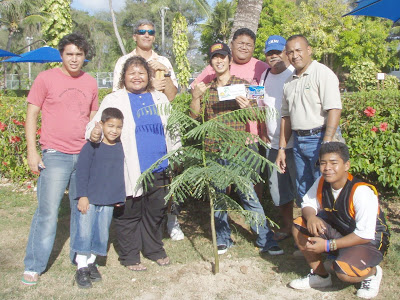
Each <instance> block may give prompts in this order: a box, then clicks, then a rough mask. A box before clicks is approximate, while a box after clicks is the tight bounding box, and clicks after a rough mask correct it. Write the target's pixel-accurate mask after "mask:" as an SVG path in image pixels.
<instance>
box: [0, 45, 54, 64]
mask: <svg viewBox="0 0 400 300" xmlns="http://www.w3.org/2000/svg"><path fill="white" fill-rule="evenodd" d="M1 62H11V63H21V62H33V63H41V64H43V63H49V62H62V60H61V55H60V52H59V51H58V50H57V49H54V48H52V47H48V46H44V47H41V48H38V49H36V50H32V51H29V52H25V53H22V54H21V56H20V57H11V58H9V59H6V60H3V61H1Z"/></svg>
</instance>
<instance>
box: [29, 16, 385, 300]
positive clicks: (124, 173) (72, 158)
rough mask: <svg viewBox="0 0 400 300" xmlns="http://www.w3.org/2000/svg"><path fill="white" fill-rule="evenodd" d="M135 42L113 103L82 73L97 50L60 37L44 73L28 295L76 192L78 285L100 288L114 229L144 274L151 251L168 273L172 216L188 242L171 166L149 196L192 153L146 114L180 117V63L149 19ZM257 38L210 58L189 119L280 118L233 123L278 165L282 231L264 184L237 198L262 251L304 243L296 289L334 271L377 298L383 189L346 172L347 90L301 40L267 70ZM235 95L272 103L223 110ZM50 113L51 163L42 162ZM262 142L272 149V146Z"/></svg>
mask: <svg viewBox="0 0 400 300" xmlns="http://www.w3.org/2000/svg"><path fill="white" fill-rule="evenodd" d="M133 39H134V40H135V42H136V49H135V50H134V51H132V52H131V53H129V54H128V55H125V56H123V57H121V58H120V59H119V60H118V61H117V63H116V66H115V70H114V83H113V93H111V94H109V95H107V96H106V97H105V98H104V100H103V101H102V103H101V106H100V107H99V106H98V99H97V86H96V81H95V80H94V79H93V78H92V77H91V76H89V75H88V74H87V73H85V72H83V71H82V70H81V68H82V66H83V63H84V59H85V55H86V54H87V52H88V49H89V47H88V44H87V42H86V40H85V39H84V38H83V37H82V36H81V35H79V34H70V35H67V36H65V37H63V38H62V39H61V41H60V43H59V50H60V54H61V57H62V66H61V68H55V69H51V70H48V71H44V72H42V73H40V74H39V75H38V77H37V78H36V80H35V82H34V84H33V86H32V89H31V91H30V93H29V95H28V98H27V101H28V108H27V118H26V138H27V146H28V150H27V151H28V153H27V155H28V164H29V167H30V168H31V170H32V171H33V172H39V173H40V176H39V180H38V186H37V196H38V208H37V210H36V212H35V215H34V217H33V220H32V225H31V230H30V234H29V239H28V244H27V248H26V256H25V260H24V263H25V271H24V274H23V277H22V282H23V283H24V284H27V285H34V284H36V283H37V281H38V279H39V276H40V274H41V273H43V272H44V271H45V269H46V266H47V263H48V260H49V256H50V253H51V250H52V247H53V244H54V239H55V233H56V228H57V215H58V208H59V205H60V201H61V199H62V197H63V195H64V192H65V189H66V188H67V187H68V191H69V193H68V194H69V199H70V207H71V224H70V259H71V262H72V263H75V264H77V271H76V274H75V281H76V283H77V285H78V286H79V287H81V288H90V287H92V282H96V281H100V280H101V274H100V272H99V270H98V268H97V265H96V256H97V255H100V256H105V255H106V254H107V243H108V236H109V227H110V223H111V220H112V218H114V222H115V228H116V237H117V240H118V244H119V247H118V255H119V260H120V263H121V264H122V265H123V266H125V267H127V268H128V269H129V270H132V271H145V270H146V266H145V265H144V264H142V263H141V261H140V255H141V253H142V255H143V256H144V257H146V258H148V259H150V260H153V261H155V262H156V263H157V264H158V265H160V266H166V265H168V264H169V263H170V258H169V257H168V256H167V254H166V251H165V249H164V246H163V242H162V235H163V228H162V225H163V219H164V217H165V215H168V222H167V224H168V232H169V234H170V236H171V238H172V239H174V240H181V239H183V238H184V234H183V232H182V231H181V228H180V226H179V223H178V220H177V211H178V209H175V210H173V211H171V210H169V209H168V205H167V204H166V203H165V200H164V197H165V195H166V193H167V186H168V183H169V180H170V178H169V176H168V174H167V173H166V170H167V167H168V161H163V162H162V163H161V164H159V165H158V167H157V168H156V169H154V170H152V173H153V182H152V185H151V187H150V188H149V189H147V190H145V189H144V187H143V186H142V185H141V184H138V179H139V177H140V175H141V174H142V173H143V172H144V171H146V170H147V169H148V168H149V167H150V166H151V165H152V164H153V163H154V162H156V161H158V160H159V159H160V158H161V157H163V156H164V155H165V154H167V153H168V152H169V151H172V150H174V149H177V148H179V147H180V145H181V144H180V140H179V138H178V137H177V135H176V134H173V133H171V132H169V131H168V130H166V124H167V122H168V117H169V116H168V115H165V114H161V115H155V114H146V113H144V112H143V111H144V110H143V109H144V108H146V107H149V106H154V105H155V106H157V105H169V102H170V101H173V99H174V97H175V95H176V93H177V90H178V84H177V81H176V77H175V74H174V71H173V68H172V65H171V63H170V62H169V60H168V59H167V58H165V57H163V56H159V55H158V54H156V53H155V52H154V51H153V50H152V44H153V42H154V39H155V26H154V24H153V23H152V22H151V21H148V20H140V21H139V22H138V23H137V25H136V26H135V29H134V34H133ZM255 40H256V36H255V34H254V32H252V31H251V30H249V29H247V28H241V29H239V30H237V31H236V32H235V33H234V35H233V39H232V42H231V45H230V46H231V47H229V46H228V45H226V44H224V43H222V42H216V43H215V44H213V45H212V46H211V47H210V49H209V57H208V58H209V65H208V66H207V67H206V68H205V69H204V70H203V72H202V73H201V74H200V75H199V76H198V77H197V78H196V80H195V81H194V82H193V83H192V85H191V89H192V101H191V104H190V114H191V116H192V117H193V118H197V117H198V115H199V114H200V112H201V111H204V112H205V120H209V119H212V118H215V117H217V116H219V115H221V114H224V113H227V112H230V111H235V110H239V109H253V108H255V107H268V108H269V109H272V110H274V111H276V113H277V115H278V116H279V117H278V118H273V119H267V120H266V122H247V123H242V122H239V121H232V120H230V121H229V122H228V121H227V120H224V122H226V125H227V126H230V127H232V128H234V129H235V130H238V131H248V132H250V133H252V134H254V135H255V136H257V139H256V140H254V141H251V142H249V143H248V145H247V146H248V147H252V149H254V150H256V151H259V152H260V154H261V155H264V156H265V157H266V158H268V159H269V160H270V161H272V162H276V164H277V166H278V167H279V170H278V169H276V168H274V169H269V168H267V170H266V174H265V176H266V177H265V179H266V182H267V183H268V186H269V190H270V194H271V197H272V200H273V202H274V204H275V205H276V206H277V207H279V211H280V214H281V217H282V226H281V229H280V230H276V231H275V232H273V231H272V230H271V229H270V228H269V227H268V224H267V222H266V218H265V213H264V209H263V207H262V205H261V203H260V201H259V199H261V196H262V191H263V186H262V184H257V185H255V186H254V187H253V188H252V189H251V190H250V192H249V191H247V192H246V193H244V192H243V191H240V190H238V189H237V188H236V189H235V191H236V192H237V194H238V196H239V200H240V202H241V204H242V205H243V207H244V209H246V210H249V211H253V212H255V213H257V215H258V216H259V218H260V220H259V222H256V223H254V224H253V223H252V225H251V229H252V231H253V232H254V233H256V234H257V239H256V245H257V246H258V247H259V249H260V253H268V254H270V255H282V254H283V253H284V252H283V250H282V248H281V247H280V246H279V244H278V242H279V241H280V240H282V239H285V238H287V237H289V236H291V235H293V237H294V240H295V242H296V245H297V247H298V248H299V250H300V251H301V252H302V253H303V255H304V257H305V258H306V260H307V262H308V263H309V265H310V267H311V268H312V271H311V272H310V274H308V275H307V277H305V278H301V279H296V280H293V281H292V282H291V283H290V284H289V285H290V286H291V287H292V288H294V289H307V288H322V287H328V286H331V285H332V281H331V275H330V272H335V273H336V274H337V276H338V278H339V279H341V280H343V281H346V282H350V283H356V282H361V288H360V289H359V290H358V291H357V295H358V296H359V297H362V298H372V297H375V296H376V295H377V294H378V291H379V285H380V281H381V278H382V269H381V268H380V267H379V263H380V261H381V260H382V259H383V255H384V254H385V252H386V250H387V248H388V245H389V236H390V234H389V232H388V228H387V226H386V223H385V219H384V215H383V212H382V211H381V210H380V208H379V204H378V198H377V192H376V189H375V188H374V187H373V186H371V185H369V184H367V183H364V182H362V181H361V180H359V179H357V178H354V177H353V176H352V175H351V174H350V173H349V172H348V171H349V167H350V161H349V154H348V149H347V146H346V145H345V144H344V143H343V141H342V140H341V136H340V130H339V120H340V112H341V109H342V106H341V100H340V92H339V81H338V79H337V77H336V75H335V74H334V73H333V72H332V71H331V70H330V69H329V68H327V67H326V66H324V65H322V64H320V63H318V62H317V61H314V60H312V58H311V55H312V49H311V47H310V45H309V44H308V41H307V39H306V38H305V37H304V36H302V35H294V36H292V37H290V38H288V40H285V39H284V38H283V37H282V36H278V35H273V36H270V37H269V38H268V40H267V41H266V42H265V50H264V52H265V61H266V62H263V61H260V60H258V59H256V58H254V57H253V53H254V47H255ZM235 84H247V85H249V84H250V85H259V86H263V87H264V89H265V93H264V97H263V100H259V101H257V100H255V99H249V98H247V97H246V96H244V95H241V96H237V97H236V98H235V99H232V100H227V101H220V99H219V96H218V88H219V87H224V86H231V85H235ZM207 90H209V92H208V99H207V101H204V100H205V99H203V98H204V95H205V92H206V91H207ZM203 109H204V110H203ZM40 111H41V113H42V130H41V137H40V144H41V146H42V155H39V154H38V153H37V150H36V130H37V121H38V116H39V112H40ZM258 140H262V141H263V142H265V143H267V144H269V146H270V147H269V148H268V149H265V148H264V147H261V146H260V145H259V143H258V142H257V141H258ZM205 142H206V147H207V149H208V150H209V151H216V152H218V151H219V149H218V142H217V141H215V140H212V139H206V141H205ZM218 163H220V164H229V161H227V160H226V159H225V160H224V159H220V160H218ZM261 175H264V174H261ZM251 186H253V185H251ZM218 192H221V193H223V192H225V191H218ZM294 201H296V204H297V205H298V206H299V207H300V206H301V208H302V216H301V217H299V218H297V219H296V220H294V221H293V203H294ZM215 224H216V233H217V244H218V253H219V254H224V253H226V252H227V251H228V250H229V248H230V247H232V246H233V245H234V242H233V240H232V238H231V230H230V226H229V223H228V215H227V212H225V211H223V210H220V209H217V210H216V214H215ZM324 252H326V253H329V254H332V255H333V256H334V257H335V259H334V261H333V264H332V266H331V267H330V268H328V269H326V268H325V266H324V264H323V260H322V255H321V254H322V253H324Z"/></svg>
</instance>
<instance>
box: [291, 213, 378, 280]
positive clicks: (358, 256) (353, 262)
mask: <svg viewBox="0 0 400 300" xmlns="http://www.w3.org/2000/svg"><path fill="white" fill-rule="evenodd" d="M321 220H322V221H323V222H324V223H325V227H326V230H325V232H324V234H323V235H321V236H320V237H321V238H323V239H325V240H330V239H339V238H341V237H343V236H342V234H340V232H338V231H337V230H336V229H335V228H333V227H332V226H331V225H329V224H328V223H326V222H325V221H324V220H323V219H321ZM293 223H294V226H295V227H296V228H297V229H298V230H299V231H300V232H301V233H302V234H304V235H305V236H307V237H309V236H312V235H311V234H310V232H309V231H308V229H307V226H306V220H305V219H304V218H303V217H298V218H297V219H295V220H294V221H293ZM330 253H332V254H333V255H335V256H336V260H335V261H334V263H333V269H334V270H335V272H336V273H342V274H346V275H348V276H351V277H364V276H366V275H367V274H368V273H369V272H370V271H371V268H373V267H375V266H377V265H379V263H380V262H381V261H382V259H383V254H382V253H381V252H380V251H379V250H378V248H377V247H376V246H375V245H374V244H372V243H367V244H362V245H356V246H351V247H347V248H341V249H338V250H336V251H333V252H330Z"/></svg>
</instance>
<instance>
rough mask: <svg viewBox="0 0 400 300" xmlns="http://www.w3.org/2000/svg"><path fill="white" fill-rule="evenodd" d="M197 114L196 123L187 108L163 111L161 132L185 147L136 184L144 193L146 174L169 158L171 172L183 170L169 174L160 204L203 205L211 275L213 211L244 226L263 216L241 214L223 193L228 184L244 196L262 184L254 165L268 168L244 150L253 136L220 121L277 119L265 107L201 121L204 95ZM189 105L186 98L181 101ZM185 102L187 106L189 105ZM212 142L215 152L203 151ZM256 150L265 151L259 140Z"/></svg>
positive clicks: (156, 110)
mask: <svg viewBox="0 0 400 300" xmlns="http://www.w3.org/2000/svg"><path fill="white" fill-rule="evenodd" d="M203 99H204V101H203V106H202V112H201V113H200V117H199V119H192V118H191V117H190V116H189V114H188V113H187V112H188V109H187V105H183V106H181V107H177V106H178V105H175V108H176V109H173V110H169V109H167V111H169V112H170V113H171V114H170V117H169V121H168V126H167V129H168V130H169V131H170V132H172V133H173V134H178V133H179V135H180V137H181V139H182V140H184V141H185V143H184V144H183V145H182V146H181V147H180V148H179V149H177V150H175V151H172V152H170V153H168V154H167V155H165V156H164V157H162V158H161V159H160V160H158V161H157V162H156V163H154V164H153V165H152V166H151V167H150V168H149V169H148V170H146V171H145V172H144V173H143V174H142V175H141V177H140V178H139V182H141V183H143V184H144V187H145V189H146V188H147V186H148V185H149V184H150V183H151V182H152V179H153V174H152V171H153V170H154V169H155V168H156V167H157V166H158V165H159V164H160V163H161V162H162V161H164V160H165V159H168V160H169V164H170V167H171V168H176V167H177V166H181V167H183V171H182V172H181V173H180V174H179V175H177V176H175V177H174V178H173V180H172V182H171V184H170V185H169V193H168V195H167V196H166V198H165V200H166V201H168V200H170V199H173V200H174V201H176V202H183V201H185V200H186V199H190V198H193V199H203V200H206V201H209V205H210V209H211V215H210V222H211V231H212V242H213V250H214V257H215V266H214V272H215V273H218V272H219V258H218V250H217V240H216V232H215V223H214V212H215V211H216V210H224V211H227V212H239V213H240V214H242V215H243V216H244V217H245V218H246V222H248V223H253V224H254V223H256V224H261V223H262V222H264V218H261V216H260V215H259V214H258V213H256V212H250V211H247V210H244V209H243V208H242V207H241V206H240V205H239V204H238V203H237V202H236V201H235V200H233V199H232V198H231V197H230V196H229V195H226V194H225V193H224V192H225V190H226V189H227V188H228V187H229V186H231V185H233V186H235V187H236V189H238V190H240V191H242V192H243V193H244V194H249V193H250V191H251V189H252V188H253V184H255V183H257V182H260V181H262V178H261V177H260V175H259V174H258V173H257V172H256V170H257V168H258V167H261V169H262V170H263V169H264V168H265V166H266V165H267V164H269V165H270V166H274V164H272V163H271V162H269V161H268V160H267V159H266V158H265V157H262V156H261V155H259V154H258V153H257V152H255V151H253V150H252V149H250V148H249V147H247V146H246V142H247V141H249V140H254V139H255V138H256V136H254V135H253V134H251V133H248V132H244V131H235V130H234V129H233V128H232V127H230V126H227V125H226V124H224V123H223V122H222V120H227V119H228V120H235V121H240V122H242V123H247V122H248V121H249V120H253V121H254V120H258V121H265V120H266V119H267V118H277V115H276V111H275V110H270V109H268V108H266V109H261V108H245V109H239V110H235V111H233V112H228V113H225V114H223V115H220V116H218V117H216V118H214V119H211V120H208V121H206V120H205V103H206V101H207V100H206V99H208V96H207V94H206V95H205V96H204V98H203ZM187 100H189V101H190V99H187ZM189 101H188V102H189ZM165 111H166V110H165V107H157V108H155V107H153V108H143V109H142V112H141V113H142V114H146V113H151V114H152V113H165ZM206 137H207V138H209V139H213V140H218V147H219V151H218V152H212V151H208V150H207V149H206V146H205V139H206ZM259 143H260V144H261V145H262V146H265V147H268V146H267V144H265V143H264V142H263V141H261V140H259ZM221 160H227V161H228V162H229V164H225V165H223V164H221V163H219V161H221Z"/></svg>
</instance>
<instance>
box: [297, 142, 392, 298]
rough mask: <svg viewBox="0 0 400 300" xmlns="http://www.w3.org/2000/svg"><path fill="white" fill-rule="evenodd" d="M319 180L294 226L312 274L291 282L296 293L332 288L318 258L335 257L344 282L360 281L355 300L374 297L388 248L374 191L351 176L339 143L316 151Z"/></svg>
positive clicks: (346, 154)
mask: <svg viewBox="0 0 400 300" xmlns="http://www.w3.org/2000/svg"><path fill="white" fill-rule="evenodd" d="M319 162H320V170H321V173H322V176H321V177H320V178H319V179H318V180H317V181H316V182H315V183H314V184H313V186H312V187H311V188H310V190H309V191H308V192H307V194H306V195H305V196H304V198H303V203H302V216H301V217H299V218H297V219H296V220H295V221H294V226H293V237H294V239H295V241H296V244H297V245H298V247H299V249H300V250H301V251H302V252H303V254H304V257H305V258H306V260H307V262H308V264H309V265H310V267H311V269H312V270H311V272H310V274H308V276H307V277H305V278H301V279H296V280H293V281H292V282H290V284H289V285H290V286H291V287H292V288H294V289H309V288H324V287H329V286H331V285H332V280H331V275H330V274H329V272H328V271H329V270H326V269H325V267H324V265H323V263H322V257H321V253H323V252H327V253H331V254H333V255H335V256H336V259H335V261H334V262H333V264H332V269H333V271H334V272H335V273H336V275H337V277H338V278H339V279H340V280H342V281H345V282H349V283H358V282H361V288H360V289H359V290H358V291H357V296H358V297H361V298H365V299H370V298H373V297H375V296H377V295H378V292H379V285H380V282H381V279H382V268H381V267H379V265H378V264H379V263H380V262H381V261H382V259H383V256H384V254H385V253H386V250H387V248H388V246H389V237H390V234H389V231H388V227H387V225H386V222H385V216H384V213H383V212H382V211H381V210H380V207H379V203H378V197H377V191H376V189H375V187H374V186H372V185H370V184H367V183H364V182H362V181H361V180H359V179H357V178H355V177H353V176H352V175H351V174H350V173H348V170H349V168H350V161H349V150H348V148H347V146H346V145H345V144H343V143H339V142H330V143H325V144H323V145H322V146H321V149H320V152H319Z"/></svg>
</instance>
